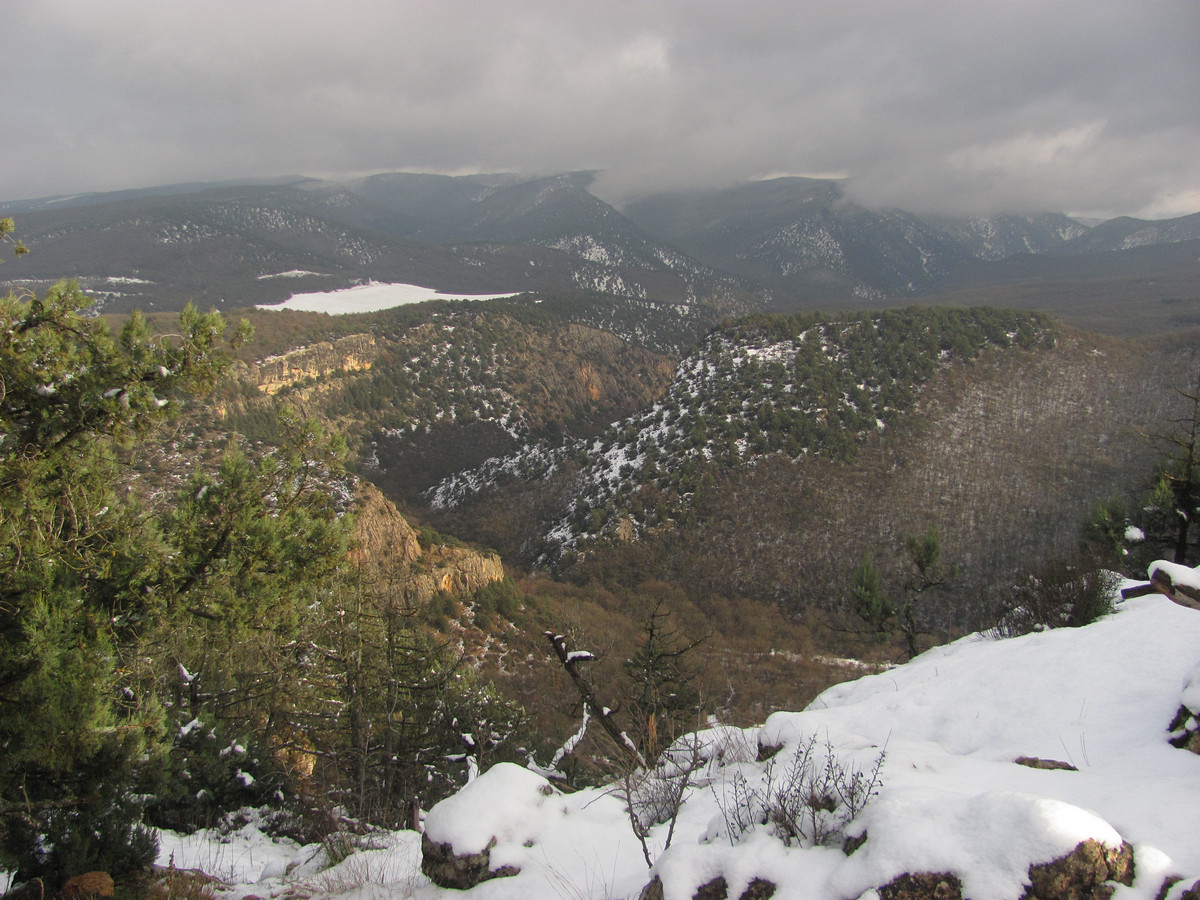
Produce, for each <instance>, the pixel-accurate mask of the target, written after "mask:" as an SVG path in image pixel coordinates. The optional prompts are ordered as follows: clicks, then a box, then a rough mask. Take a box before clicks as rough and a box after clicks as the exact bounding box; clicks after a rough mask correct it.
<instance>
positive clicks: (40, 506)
mask: <svg viewBox="0 0 1200 900" xmlns="http://www.w3.org/2000/svg"><path fill="white" fill-rule="evenodd" d="M89 303H90V300H89V299H88V298H87V297H85V296H84V295H83V293H82V292H81V291H80V289H79V287H78V285H77V284H75V283H73V282H62V283H60V284H58V285H56V286H55V287H54V288H52V289H51V290H50V291H49V292H48V293H47V294H46V295H45V296H44V297H38V296H36V295H34V294H24V295H22V296H15V295H13V294H9V295H8V296H7V297H4V298H2V299H0V399H2V403H0V435H2V437H0V748H2V749H0V804H3V806H2V807H0V809H2V810H3V813H4V817H5V825H6V827H5V828H4V832H3V842H4V845H3V850H4V853H5V856H6V858H7V861H8V862H9V863H11V864H15V865H16V866H17V869H18V875H19V876H25V875H30V874H34V873H35V872H37V871H38V870H39V869H42V868H45V867H47V866H50V867H53V866H64V865H67V864H68V860H67V859H65V858H64V856H63V854H66V853H68V850H69V849H70V848H75V849H74V850H70V853H72V854H74V856H73V857H72V860H73V862H74V864H77V865H83V864H86V863H87V862H88V861H89V854H88V853H83V852H82V850H80V847H82V846H83V845H79V844H78V842H77V841H75V840H74V839H73V838H72V837H71V835H72V834H74V833H75V831H79V829H84V830H86V828H89V827H90V828H92V831H93V832H94V831H95V823H97V822H105V823H106V826H105V827H106V833H108V834H109V837H110V843H112V844H113V846H112V847H109V848H107V849H104V850H103V853H104V854H106V855H107V856H108V857H114V855H116V856H119V855H120V853H121V849H122V848H121V846H120V845H121V844H122V843H124V849H125V850H126V851H128V853H131V854H133V857H137V856H138V855H139V853H140V855H141V856H144V855H145V853H146V852H147V850H146V846H145V840H144V836H142V837H138V836H137V835H135V828H134V823H133V822H132V821H131V820H130V817H129V815H130V813H131V808H130V807H129V805H128V804H127V803H126V802H125V801H126V798H125V797H122V796H120V790H119V788H118V785H121V784H124V785H125V786H126V787H127V786H128V784H129V783H130V781H131V779H132V777H133V771H132V770H133V768H134V764H135V762H136V761H138V760H141V759H143V758H153V757H154V754H153V752H152V749H153V746H154V745H155V744H156V743H157V741H158V740H159V738H160V736H161V734H162V717H161V711H160V709H159V708H158V707H157V704H156V703H155V701H154V699H153V697H151V696H148V695H142V694H139V693H138V692H136V691H134V690H132V689H131V687H130V685H129V684H128V683H127V682H126V680H125V673H124V671H123V670H122V667H121V659H122V656H123V650H125V649H127V648H128V647H129V645H130V642H131V641H132V639H133V636H134V635H135V634H136V633H137V632H138V631H139V629H140V628H141V627H142V626H143V625H144V624H145V623H147V622H148V621H150V620H152V619H154V618H155V617H156V616H159V615H161V613H162V611H163V608H164V607H163V604H164V599H165V595H166V594H169V593H170V592H171V590H170V585H169V579H167V578H166V574H167V573H166V569H167V563H168V560H169V550H168V547H167V545H166V543H165V542H164V540H163V536H162V534H161V532H160V531H159V529H158V527H157V525H156V523H155V522H154V521H153V520H152V519H151V518H149V517H147V516H145V515H144V514H143V510H142V508H141V507H140V505H139V504H138V502H137V501H136V499H134V498H133V497H132V496H129V495H126V494H124V493H123V492H121V491H119V490H118V485H119V484H120V482H121V474H122V468H121V454H122V452H123V451H124V450H126V449H128V448H129V447H131V446H132V445H134V444H135V443H136V442H137V441H139V440H142V439H145V438H146V437H147V436H148V435H149V434H151V433H152V432H153V430H154V429H155V428H156V427H157V426H158V425H160V424H161V423H162V422H164V421H166V420H167V418H168V417H170V416H171V415H172V414H174V413H176V412H177V411H178V409H179V404H180V400H181V398H182V397H184V396H186V395H187V394H189V393H197V392H202V391H205V390H208V389H211V387H212V385H213V384H214V383H215V381H216V379H217V378H218V377H219V376H220V375H221V373H222V372H223V371H224V369H225V366H226V365H227V363H228V359H229V357H228V354H227V353H226V352H225V350H224V348H223V342H224V333H225V323H224V321H223V320H222V319H221V317H220V316H219V315H217V314H216V313H210V314H207V315H201V314H200V313H198V312H197V311H196V310H195V309H194V308H191V307H189V308H188V309H187V310H185V311H184V312H183V313H182V314H181V316H180V333H179V334H178V335H177V336H176V337H175V338H174V339H173V340H171V341H168V340H166V339H158V338H154V337H153V336H152V335H151V333H150V329H149V327H148V325H147V324H146V322H145V320H144V319H142V318H141V317H140V316H136V315H135V316H133V317H132V318H131V319H130V320H129V322H128V324H127V325H126V326H125V328H124V329H123V330H122V332H121V334H120V335H119V337H117V338H114V336H113V335H112V334H111V332H110V331H109V329H108V327H107V326H106V325H105V324H104V323H103V322H101V321H100V320H97V319H88V318H85V317H84V316H83V315H82V311H83V310H84V309H85V308H86V306H87V305H88V304H89ZM245 336H246V332H245V331H239V333H238V337H237V340H241V339H243V338H244V337H245ZM132 813H133V814H136V810H132ZM122 814H124V817H122ZM87 823H92V824H91V825H88V824H87ZM80 833H82V832H80ZM139 834H140V833H139ZM39 835H42V837H41V838H40V839H39V837H38V836H39ZM30 840H33V841H35V842H40V846H41V847H42V848H43V849H42V851H40V855H39V853H34V852H31V850H30V846H29V843H28V841H30ZM85 844H86V842H85ZM135 844H136V845H137V847H136V848H135V847H134V845H135ZM81 853H82V855H81ZM56 854H57V856H56ZM133 857H130V858H129V859H128V860H126V862H128V863H129V865H131V866H132V865H136V864H137V862H138V860H136V859H133ZM91 862H95V860H91ZM122 864H123V861H122V860H121V859H119V858H112V859H108V860H107V865H109V866H110V867H111V868H113V869H116V870H119V869H120V867H121V865H122Z"/></svg>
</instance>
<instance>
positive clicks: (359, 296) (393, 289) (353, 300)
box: [258, 281, 520, 316]
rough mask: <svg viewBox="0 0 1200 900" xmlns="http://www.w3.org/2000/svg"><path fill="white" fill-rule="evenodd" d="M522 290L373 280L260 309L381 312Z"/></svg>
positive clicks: (489, 297)
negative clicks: (450, 289)
mask: <svg viewBox="0 0 1200 900" xmlns="http://www.w3.org/2000/svg"><path fill="white" fill-rule="evenodd" d="M517 293H520V292H519V291H509V292H508V293H507V294H465V293H460V294H456V293H445V292H442V291H438V290H435V289H434V288H427V287H421V286H420V285H416V284H388V283H384V282H379V281H370V282H367V283H366V284H359V285H355V286H354V287H349V288H342V289H341V290H337V291H315V292H312V293H307V294H293V295H292V296H291V297H289V298H288V299H287V300H285V301H283V303H260V304H259V305H258V308H259V309H293V310H299V311H302V312H321V313H328V314H329V315H331V316H344V315H349V314H351V313H368V312H377V311H379V310H381V309H392V308H393V307H396V306H405V305H407V304H410V303H424V302H426V301H427V300H497V299H499V298H501V297H512V296H515V295H516V294H517Z"/></svg>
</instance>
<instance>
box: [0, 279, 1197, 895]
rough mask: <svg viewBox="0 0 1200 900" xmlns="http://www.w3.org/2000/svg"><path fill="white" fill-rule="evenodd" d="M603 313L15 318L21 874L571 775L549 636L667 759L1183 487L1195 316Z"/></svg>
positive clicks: (977, 615) (9, 420) (592, 745)
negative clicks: (208, 829)
mask: <svg viewBox="0 0 1200 900" xmlns="http://www.w3.org/2000/svg"><path fill="white" fill-rule="evenodd" d="M571 301H572V302H570V303H567V302H549V303H545V304H543V303H540V302H539V301H538V298H535V297H524V298H518V299H516V300H512V301H499V302H492V303H487V304H461V303H460V304H455V303H436V304H429V305H425V306H422V307H420V308H406V309H399V310H396V311H394V312H385V313H375V314H371V315H369V316H362V317H343V318H337V319H333V318H330V317H326V316H311V315H303V314H301V315H293V314H290V313H264V312H253V313H251V314H249V315H248V317H247V318H248V319H249V320H251V321H252V322H253V323H254V326H255V328H256V333H255V335H254V337H253V338H251V337H250V334H249V328H239V329H236V330H235V328H234V326H233V325H232V324H230V325H227V323H226V322H225V321H224V320H222V319H221V318H220V317H218V316H216V315H215V314H208V315H200V314H199V313H197V312H195V311H194V310H191V309H189V310H188V311H187V312H185V313H183V314H181V315H179V316H171V317H157V318H155V319H153V320H151V321H150V322H147V321H146V320H144V319H142V318H140V317H137V316H135V317H132V318H129V319H128V320H127V321H125V322H123V323H121V322H116V321H110V320H104V319H95V318H93V319H88V318H84V317H83V316H82V315H81V311H82V310H83V309H84V307H85V306H86V302H87V301H86V298H85V297H83V295H82V294H81V293H80V292H79V291H78V290H77V289H75V288H73V287H71V286H69V285H64V286H62V287H60V288H57V289H55V291H52V292H51V293H50V294H48V295H46V296H45V297H37V296H35V295H30V294H26V295H21V296H10V297H9V298H7V300H6V301H5V304H6V305H5V312H4V314H5V317H6V322H7V323H8V325H7V331H6V334H7V337H6V338H5V341H6V343H5V344H4V347H3V356H2V359H3V365H4V370H3V372H2V373H0V374H2V377H3V385H4V388H5V406H4V410H5V412H4V415H5V419H4V427H3V433H4V436H5V438H4V441H3V444H0V449H2V450H3V471H2V472H0V474H2V476H3V479H4V482H3V483H4V488H5V489H4V492H3V498H4V501H3V505H2V512H3V527H4V531H3V535H4V544H3V547H2V553H3V557H2V559H3V562H4V565H5V567H6V571H7V573H8V576H7V582H6V588H5V595H4V605H3V608H2V610H0V611H2V613H3V616H4V625H3V627H4V633H5V635H6V644H5V656H4V658H3V660H2V661H0V662H2V669H0V676H2V686H3V690H4V698H5V700H6V701H7V703H6V704H5V705H3V706H0V728H2V729H3V733H4V735H5V736H6V738H5V739H6V740H7V741H8V743H7V744H6V746H7V747H8V750H7V751H6V754H5V756H4V759H5V768H4V770H3V771H2V772H0V791H2V793H3V800H4V802H5V804H6V806H5V810H6V813H5V814H6V817H7V818H6V822H7V825H6V831H5V835H4V843H5V851H6V853H7V854H8V859H9V860H11V862H10V865H13V866H15V867H17V869H18V871H19V872H20V873H21V874H22V875H23V876H27V877H28V876H32V875H34V874H37V873H49V872H55V871H65V870H66V869H68V868H72V867H78V866H79V865H84V864H86V865H89V866H97V867H98V866H103V867H106V868H109V869H110V870H112V871H114V872H120V871H122V867H124V868H125V869H129V870H133V869H137V868H138V867H139V866H140V865H142V864H144V862H145V859H146V858H147V855H148V854H149V853H150V852H151V847H150V842H151V839H150V832H148V831H146V829H145V828H144V826H145V824H147V823H149V824H153V825H158V826H167V827H172V828H183V829H186V828H190V827H197V826H201V825H207V824H212V823H214V822H216V821H218V820H219V819H220V818H221V817H222V816H224V815H226V814H228V813H230V812H232V811H236V810H237V809H239V808H240V807H243V806H246V805H255V806H266V807H270V808H273V809H275V810H276V813H275V815H276V816H277V818H276V821H275V827H276V828H279V829H284V830H291V831H293V832H295V833H304V834H306V835H310V836H311V835H313V834H316V835H318V836H320V835H321V834H324V833H329V832H331V831H333V832H337V831H339V830H344V829H346V828H365V827H369V826H370V825H372V824H382V825H386V826H389V827H395V826H398V825H400V824H402V823H403V822H404V821H405V819H406V817H407V816H409V815H411V814H412V813H411V808H410V807H412V805H413V804H415V806H416V807H427V806H428V805H429V804H431V803H432V802H434V801H435V800H436V799H437V798H438V797H440V796H442V795H444V793H445V792H446V791H448V790H451V789H453V787H454V786H455V785H457V784H461V782H462V780H463V779H464V778H465V777H467V774H468V772H470V771H474V770H476V769H477V768H478V767H480V766H483V765H486V763H487V761H489V760H496V759H520V760H523V761H526V760H533V761H534V762H536V763H539V764H543V765H544V764H547V763H548V762H549V761H550V759H551V757H552V756H553V755H554V751H555V749H556V748H558V747H560V746H561V745H562V744H563V742H564V741H565V740H566V738H567V737H568V736H569V735H570V734H571V733H572V731H574V730H575V729H576V728H577V727H578V724H579V717H580V715H581V709H580V705H579V697H578V696H577V695H576V694H575V692H574V689H573V687H572V685H571V683H570V682H569V681H568V680H567V679H566V678H565V676H564V673H563V671H562V668H561V667H560V666H559V665H557V663H556V662H555V659H554V656H553V654H552V653H551V648H550V646H549V644H548V642H547V641H546V637H545V636H544V634H543V633H544V632H549V633H550V634H551V635H553V634H559V635H564V636H565V637H566V639H567V640H568V641H569V643H570V646H572V647H585V648H586V649H587V650H588V652H590V653H594V654H596V655H597V656H598V658H597V659H596V661H595V662H594V663H593V664H592V665H591V667H590V677H591V678H592V679H593V682H592V683H593V684H594V685H595V686H596V690H597V691H598V692H599V693H601V694H603V702H604V706H605V708H606V709H611V710H612V711H613V712H612V715H614V716H618V717H621V719H622V724H621V728H622V729H623V730H625V731H627V732H628V734H630V735H631V736H633V740H634V741H635V743H636V744H637V746H638V747H640V748H642V749H644V750H646V751H647V752H650V750H652V749H653V748H655V747H658V746H661V742H662V741H665V740H669V739H670V737H671V736H672V735H674V734H676V733H678V732H679V731H681V730H684V729H686V728H688V727H692V726H694V725H695V724H696V723H697V722H698V721H702V720H703V718H704V717H705V716H707V715H710V714H719V715H720V716H721V717H722V718H723V719H724V720H726V721H731V722H737V723H749V722H752V721H760V720H761V719H762V718H763V717H764V716H765V715H767V714H769V713H770V712H771V711H773V710H775V709H778V708H783V707H798V706H800V705H802V704H803V703H804V702H806V701H807V700H808V699H810V698H811V697H812V696H814V695H815V694H816V693H817V692H818V691H819V690H821V689H822V688H824V687H825V686H827V685H828V684H830V683H832V682H834V681H837V680H840V679H842V678H845V677H849V676H851V675H853V674H854V673H857V672H859V671H861V668H857V667H860V666H862V665H867V666H870V665H875V664H882V663H885V662H887V661H888V660H897V659H902V658H904V657H906V656H908V655H910V654H911V653H913V652H915V651H918V650H920V649H923V648H925V647H928V646H930V645H931V644H933V643H936V642H940V641H944V640H947V639H950V638H953V637H955V636H957V635H959V634H962V633H964V632H965V631H969V630H974V629H980V628H988V627H992V626H994V625H996V623H997V621H998V620H999V617H1000V616H1001V615H1003V614H1004V613H1005V612H1006V611H1011V609H1012V605H1013V597H1014V596H1016V594H1015V593H1014V592H1015V591H1016V590H1017V589H1018V588H1019V587H1020V586H1021V585H1022V584H1023V583H1024V582H1025V580H1026V579H1027V578H1028V577H1030V575H1031V574H1033V573H1035V572H1037V571H1038V567H1039V565H1041V564H1042V563H1043V562H1044V561H1045V559H1046V558H1047V557H1048V556H1050V555H1055V554H1057V555H1059V556H1061V558H1063V559H1066V560H1068V561H1070V562H1069V565H1068V569H1069V570H1070V566H1075V565H1079V564H1081V563H1079V562H1078V560H1081V559H1082V557H1079V556H1077V555H1076V554H1077V553H1078V551H1079V550H1080V548H1081V547H1083V546H1084V545H1085V544H1086V540H1085V538H1087V537H1088V536H1089V535H1092V536H1094V535H1095V533H1096V532H1095V525H1096V522H1097V519H1096V515H1095V514H1094V510H1095V508H1096V507H1097V505H1098V504H1101V503H1105V504H1108V506H1107V507H1106V509H1114V508H1116V507H1115V505H1114V504H1116V503H1118V501H1119V502H1121V503H1124V504H1125V505H1126V507H1127V508H1129V509H1131V510H1133V511H1134V513H1136V511H1137V509H1138V508H1139V506H1144V505H1145V502H1146V501H1145V500H1144V498H1145V497H1146V496H1148V495H1149V494H1150V492H1151V491H1152V490H1153V489H1154V488H1155V476H1156V472H1155V466H1156V465H1157V464H1159V463H1161V462H1162V459H1163V457H1162V453H1161V448H1158V447H1156V446H1155V445H1154V444H1153V443H1152V442H1151V441H1149V440H1148V439H1147V438H1146V435H1148V434H1154V433H1162V431H1163V430H1164V429H1169V428H1170V427H1174V426H1173V425H1172V424H1171V423H1173V422H1174V420H1175V419H1176V418H1177V417H1178V416H1179V415H1180V413H1181V410H1182V411H1183V412H1185V413H1186V406H1187V404H1186V402H1184V401H1185V400H1186V398H1185V397H1183V396H1182V395H1181V394H1179V393H1178V392H1177V391H1176V390H1175V388H1176V387H1178V386H1181V385H1188V384H1190V383H1191V382H1190V377H1191V375H1192V374H1193V373H1194V372H1195V371H1196V365H1197V357H1196V354H1197V346H1198V345H1197V342H1196V341H1195V339H1194V338H1193V336H1191V335H1177V336H1175V337H1173V338H1171V339H1159V340H1156V341H1140V342H1134V341H1130V340H1122V339H1117V338H1103V337H1098V336H1096V335H1092V334H1087V333H1084V332H1080V331H1077V330H1075V329H1072V328H1069V327H1066V326H1063V325H1062V324H1061V323H1058V322H1055V321H1054V320H1051V319H1049V318H1047V317H1045V316H1042V315H1040V314H1029V313H1020V312H1001V311H997V310H992V309H986V308H980V309H967V310H964V309H939V308H916V307H914V308H907V309H901V310H890V311H885V312H881V313H842V314H828V315H825V314H818V313H804V314H796V315H792V316H771V315H763V314H759V315H756V316H753V317H748V318H740V319H732V320H728V321H725V322H722V323H714V325H713V327H712V328H711V330H710V331H709V332H708V333H707V334H706V335H705V336H703V338H702V339H699V340H697V342H696V343H695V344H694V345H687V343H686V342H687V338H686V335H687V334H688V333H689V330H690V329H695V328H696V320H694V319H691V318H689V317H688V316H685V315H674V314H671V313H665V312H664V310H663V309H662V308H661V307H659V306H657V305H656V304H652V303H646V304H638V303H637V302H634V301H630V300H629V299H628V298H612V297H606V296H603V295H576V296H574V297H572V298H571ZM601 321H608V322H610V323H613V322H620V323H621V327H620V329H619V333H613V332H611V331H605V330H601V329H599V328H597V327H595V325H596V323H599V322H601ZM664 322H666V323H669V324H670V327H667V328H665V329H664V328H661V327H660V326H661V325H662V324H663V323H664ZM110 326H120V328H121V330H120V331H119V332H118V333H116V334H115V336H114V333H113V332H111V331H110ZM650 333H653V335H654V337H653V339H640V338H638V335H640V334H650ZM159 334H164V335H171V337H159V336H158V335H159ZM672 347H680V348H681V349H680V350H679V351H678V352H676V351H673V350H672V349H671V348H672ZM264 350H269V351H270V352H269V353H265V352H263V351H264ZM372 483H373V484H372ZM379 491H382V494H380V493H379ZM383 495H386V498H387V499H385V497H384V496H383ZM402 513H403V515H401V514H402ZM1134 513H1131V514H1130V516H1131V521H1132V518H1135V517H1136V516H1135V515H1134ZM1089 522H1090V523H1091V525H1092V526H1093V529H1092V531H1090V532H1089V531H1088V530H1087V526H1088V524H1089ZM1125 524H1126V523H1125V520H1124V519H1122V520H1121V522H1119V523H1115V524H1114V523H1113V522H1109V525H1110V526H1112V527H1110V528H1109V531H1110V532H1111V531H1112V528H1113V527H1118V526H1120V528H1123V527H1124V525H1125ZM1120 528H1118V530H1120ZM1150 537H1151V538H1152V539H1153V538H1155V537H1156V536H1155V535H1150ZM1158 537H1161V535H1158ZM1092 546H1093V548H1097V549H1098V550H1104V551H1105V552H1108V553H1109V554H1110V555H1109V557H1108V558H1107V560H1106V564H1108V565H1114V566H1119V565H1121V561H1120V558H1119V557H1116V556H1113V555H1112V549H1113V548H1112V546H1111V545H1104V544H1103V542H1102V541H1101V542H1096V541H1092ZM31 560H39V561H40V562H39V564H38V565H36V566H33V565H31ZM865 572H870V573H871V578H872V579H873V581H872V584H873V587H872V590H874V591H875V592H876V597H877V600H878V605H877V610H878V611H877V612H876V613H868V612H865V610H866V607H864V606H863V605H862V604H861V603H858V602H857V601H856V600H855V598H856V597H859V596H860V594H861V588H862V581H861V579H862V577H864V576H863V573H865ZM1072 577H1073V576H1072ZM856 592H858V593H856ZM685 656H686V659H687V664H686V665H676V660H677V659H678V660H682V659H683V658H684V657H685ZM843 657H853V658H855V659H857V660H865V661H866V662H865V663H863V662H851V661H848V660H847V659H844V658H843ZM668 662H670V665H668ZM639 698H640V699H639ZM32 710H38V711H39V716H40V718H38V719H34V718H30V712H31V711H32ZM606 715H607V713H606ZM47 746H54V747H55V752H54V753H52V754H49V755H47V754H45V752H44V749H45V747H47ZM14 748H16V749H14ZM610 756H611V748H606V747H605V745H604V744H603V743H602V742H598V739H597V738H596V737H595V736H594V735H593V736H589V737H587V738H586V739H585V740H584V741H583V742H582V743H581V744H579V745H578V746H577V747H575V749H574V750H573V752H572V753H571V754H570V755H569V756H568V757H567V758H565V759H563V758H561V756H560V757H557V759H558V762H557V763H556V767H557V768H558V769H560V770H561V771H562V772H563V773H564V774H565V777H567V778H568V779H570V780H573V781H574V782H575V783H578V784H583V783H586V782H588V781H590V780H593V779H595V778H597V777H600V776H601V775H603V774H604V773H605V772H606V771H608V766H609V765H610V764H611V759H610ZM133 794H136V795H137V796H139V797H142V798H144V802H142V803H138V804H130V803H129V802H128V798H129V797H130V796H131V795H133ZM118 809H119V810H120V811H121V812H120V814H119V815H118V814H117V812H116V811H117V810H118ZM101 822H103V823H104V826H103V829H102V830H104V835H105V837H104V838H103V840H99V841H94V840H91V839H86V840H85V839H83V838H81V837H80V835H82V834H84V833H85V832H87V831H88V830H89V829H91V830H95V829H99V828H100V827H101V826H100V823H101ZM38 835H54V836H55V839H54V842H53V844H54V850H53V852H51V853H46V852H43V851H42V850H39V849H38V847H39V846H40V845H39V843H38V841H39V840H41V839H40V838H38V837H37V836H38Z"/></svg>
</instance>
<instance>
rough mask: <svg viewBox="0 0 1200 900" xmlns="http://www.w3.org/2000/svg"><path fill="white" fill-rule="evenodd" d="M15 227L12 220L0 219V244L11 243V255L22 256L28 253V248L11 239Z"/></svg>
mask: <svg viewBox="0 0 1200 900" xmlns="http://www.w3.org/2000/svg"><path fill="white" fill-rule="evenodd" d="M16 227H17V225H16V222H14V221H13V220H12V219H0V243H8V242H11V243H12V245H13V254H14V255H15V256H23V255H25V254H26V253H28V252H29V248H28V247H26V246H25V245H24V244H22V243H21V242H20V241H18V240H16V239H15V238H13V237H12V233H13V231H15V230H16Z"/></svg>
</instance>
